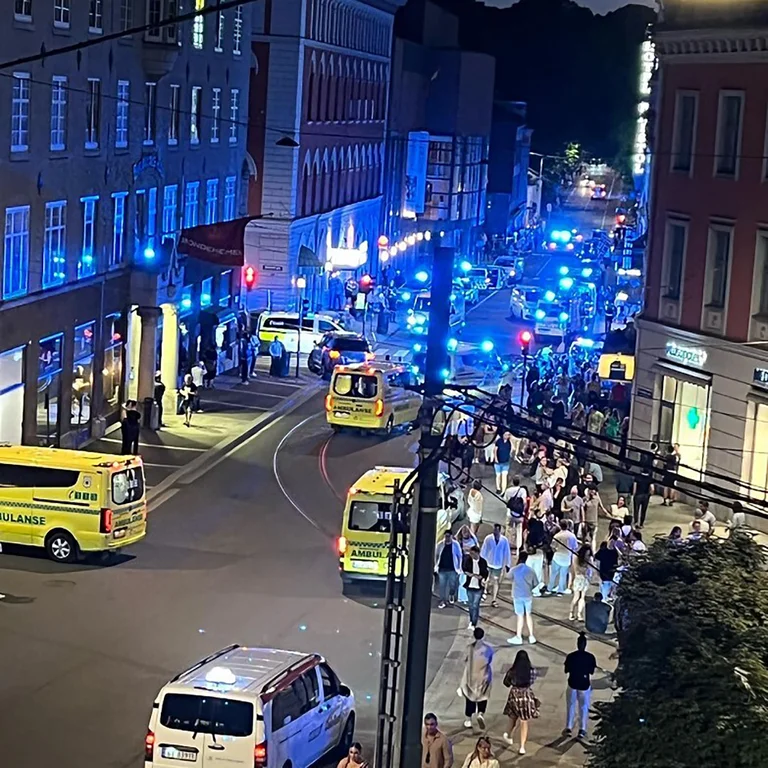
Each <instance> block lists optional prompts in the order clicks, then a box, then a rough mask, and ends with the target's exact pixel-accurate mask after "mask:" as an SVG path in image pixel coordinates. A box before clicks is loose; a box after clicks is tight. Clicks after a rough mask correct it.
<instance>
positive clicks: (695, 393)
mask: <svg viewBox="0 0 768 768" xmlns="http://www.w3.org/2000/svg"><path fill="white" fill-rule="evenodd" d="M661 391H662V399H661V403H660V407H659V421H658V429H657V432H656V434H657V440H658V442H659V445H660V446H661V449H662V451H663V450H664V446H666V445H669V444H673V445H674V444H675V443H677V444H678V445H679V446H680V474H681V475H683V476H685V477H691V478H696V479H700V477H701V473H702V472H703V470H704V467H705V465H706V458H707V441H708V439H709V391H710V387H709V386H708V385H704V384H694V383H693V382H690V381H683V380H680V379H676V378H675V377H673V376H664V380H663V382H662V388H661Z"/></svg>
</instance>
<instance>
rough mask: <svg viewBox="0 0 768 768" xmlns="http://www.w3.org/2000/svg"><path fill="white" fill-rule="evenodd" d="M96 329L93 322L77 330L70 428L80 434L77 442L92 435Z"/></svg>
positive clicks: (80, 326)
mask: <svg viewBox="0 0 768 768" xmlns="http://www.w3.org/2000/svg"><path fill="white" fill-rule="evenodd" d="M95 327H96V322H95V321H93V322H90V323H85V324H84V325H79V326H78V327H77V328H75V335H74V363H73V364H72V408H71V417H70V426H71V427H72V429H75V430H77V431H78V432H79V433H80V434H79V436H78V438H77V442H81V441H82V440H84V439H86V438H88V437H90V434H91V415H92V413H91V410H92V409H91V397H92V394H93V350H94V329H95Z"/></svg>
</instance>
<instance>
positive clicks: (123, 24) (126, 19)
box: [120, 0, 133, 32]
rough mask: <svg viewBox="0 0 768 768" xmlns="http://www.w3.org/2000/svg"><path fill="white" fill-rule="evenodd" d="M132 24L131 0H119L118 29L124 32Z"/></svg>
mask: <svg viewBox="0 0 768 768" xmlns="http://www.w3.org/2000/svg"><path fill="white" fill-rule="evenodd" d="M132 24H133V0H120V31H121V32H125V30H126V29H130V28H131V25H132Z"/></svg>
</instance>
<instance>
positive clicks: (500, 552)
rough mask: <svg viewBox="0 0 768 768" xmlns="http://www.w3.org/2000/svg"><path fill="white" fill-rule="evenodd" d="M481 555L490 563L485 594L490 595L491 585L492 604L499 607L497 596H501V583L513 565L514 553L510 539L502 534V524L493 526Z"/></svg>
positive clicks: (484, 542)
mask: <svg viewBox="0 0 768 768" xmlns="http://www.w3.org/2000/svg"><path fill="white" fill-rule="evenodd" d="M480 557H483V558H485V560H486V561H487V563H488V573H489V578H488V581H489V582H490V584H486V586H485V596H486V597H487V596H488V587H489V586H490V587H491V606H492V607H493V608H497V607H498V602H497V601H496V598H497V597H498V596H499V583H500V582H501V577H502V575H503V574H504V573H506V572H507V571H509V569H510V568H511V567H512V553H511V551H510V549H509V539H507V537H506V536H502V535H501V525H500V524H499V523H496V524H495V525H494V526H493V533H489V534H488V535H487V536H486V537H485V539H484V541H483V546H482V547H481V548H480Z"/></svg>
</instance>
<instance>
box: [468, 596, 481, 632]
mask: <svg viewBox="0 0 768 768" xmlns="http://www.w3.org/2000/svg"><path fill="white" fill-rule="evenodd" d="M482 597H483V590H482V589H468V590H467V599H468V601H469V622H470V624H472V626H473V627H476V626H477V622H478V621H480V600H481V599H482Z"/></svg>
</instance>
